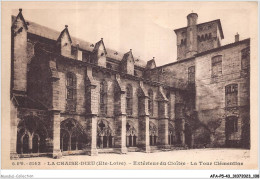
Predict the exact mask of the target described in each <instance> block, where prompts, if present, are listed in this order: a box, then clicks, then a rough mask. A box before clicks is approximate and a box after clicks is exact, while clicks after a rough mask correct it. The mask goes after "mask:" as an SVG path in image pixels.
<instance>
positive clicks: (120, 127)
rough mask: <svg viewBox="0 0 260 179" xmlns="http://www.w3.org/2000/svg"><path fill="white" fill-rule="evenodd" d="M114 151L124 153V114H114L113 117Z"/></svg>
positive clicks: (125, 149)
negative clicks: (114, 116) (114, 117)
mask: <svg viewBox="0 0 260 179" xmlns="http://www.w3.org/2000/svg"><path fill="white" fill-rule="evenodd" d="M115 126H116V130H115V152H116V153H120V154H126V153H127V148H126V115H125V114H124V115H119V116H116V119H115Z"/></svg>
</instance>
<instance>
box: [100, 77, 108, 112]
mask: <svg viewBox="0 0 260 179" xmlns="http://www.w3.org/2000/svg"><path fill="white" fill-rule="evenodd" d="M99 102H100V103H99V104H100V114H101V115H106V114H107V84H106V82H105V81H102V82H101V83H100V101H99Z"/></svg>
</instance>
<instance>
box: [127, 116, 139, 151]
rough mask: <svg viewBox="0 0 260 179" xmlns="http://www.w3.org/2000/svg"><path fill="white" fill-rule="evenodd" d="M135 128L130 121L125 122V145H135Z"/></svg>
mask: <svg viewBox="0 0 260 179" xmlns="http://www.w3.org/2000/svg"><path fill="white" fill-rule="evenodd" d="M136 140H137V135H136V129H135V127H134V125H133V123H132V122H130V121H128V122H127V123H126V147H136Z"/></svg>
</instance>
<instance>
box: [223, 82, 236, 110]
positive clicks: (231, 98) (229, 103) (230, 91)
mask: <svg viewBox="0 0 260 179" xmlns="http://www.w3.org/2000/svg"><path fill="white" fill-rule="evenodd" d="M237 88H238V86H237V84H231V85H228V86H226V88H225V95H226V107H235V106H237V93H238V90H237Z"/></svg>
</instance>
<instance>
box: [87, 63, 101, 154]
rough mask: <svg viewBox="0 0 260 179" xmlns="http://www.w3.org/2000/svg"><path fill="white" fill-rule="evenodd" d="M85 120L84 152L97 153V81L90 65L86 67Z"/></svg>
mask: <svg viewBox="0 0 260 179" xmlns="http://www.w3.org/2000/svg"><path fill="white" fill-rule="evenodd" d="M85 83H86V99H85V100H86V121H87V130H86V131H87V147H86V148H85V151H86V154H88V155H91V156H95V155H98V150H97V122H98V118H97V113H98V107H99V106H98V93H99V91H98V89H97V88H96V87H97V85H98V81H97V80H95V79H94V78H93V76H92V67H90V66H88V67H87V69H86V81H85Z"/></svg>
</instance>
